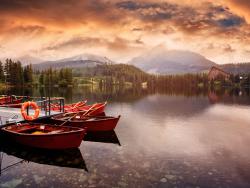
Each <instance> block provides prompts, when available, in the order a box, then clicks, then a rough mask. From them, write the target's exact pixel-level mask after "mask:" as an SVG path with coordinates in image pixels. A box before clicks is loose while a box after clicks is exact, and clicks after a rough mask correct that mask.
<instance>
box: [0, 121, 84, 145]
mask: <svg viewBox="0 0 250 188" xmlns="http://www.w3.org/2000/svg"><path fill="white" fill-rule="evenodd" d="M1 132H2V133H3V135H4V136H6V138H10V139H11V140H12V141H14V142H17V143H19V144H22V145H26V146H30V147H35V148H44V149H67V148H77V147H79V146H80V144H81V142H82V139H83V137H84V135H85V133H86V129H82V128H76V127H66V126H54V125H48V124H42V123H20V124H14V123H13V124H10V125H8V126H6V127H4V128H2V129H1Z"/></svg>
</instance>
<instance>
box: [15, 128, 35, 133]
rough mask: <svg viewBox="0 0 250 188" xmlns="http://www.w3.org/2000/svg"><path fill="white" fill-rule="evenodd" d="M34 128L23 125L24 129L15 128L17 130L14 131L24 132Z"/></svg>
mask: <svg viewBox="0 0 250 188" xmlns="http://www.w3.org/2000/svg"><path fill="white" fill-rule="evenodd" d="M36 129H37V128H36V127H25V128H24V129H19V130H18V129H17V130H15V132H18V133H24V132H27V131H31V130H36Z"/></svg>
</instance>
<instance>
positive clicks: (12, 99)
mask: <svg viewBox="0 0 250 188" xmlns="http://www.w3.org/2000/svg"><path fill="white" fill-rule="evenodd" d="M22 101H23V98H17V97H16V96H5V97H1V98H0V107H11V108H19V107H21V105H22Z"/></svg>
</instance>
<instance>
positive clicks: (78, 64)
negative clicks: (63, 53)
mask: <svg viewBox="0 0 250 188" xmlns="http://www.w3.org/2000/svg"><path fill="white" fill-rule="evenodd" d="M112 63H113V62H112V61H111V60H110V59H108V58H106V57H102V56H97V55H92V54H80V55H77V56H73V57H70V58H64V59H60V60H56V61H45V62H42V63H39V64H35V65H33V68H34V69H35V70H44V69H48V68H50V67H51V68H53V69H60V68H67V67H68V68H85V67H95V66H96V65H104V64H112Z"/></svg>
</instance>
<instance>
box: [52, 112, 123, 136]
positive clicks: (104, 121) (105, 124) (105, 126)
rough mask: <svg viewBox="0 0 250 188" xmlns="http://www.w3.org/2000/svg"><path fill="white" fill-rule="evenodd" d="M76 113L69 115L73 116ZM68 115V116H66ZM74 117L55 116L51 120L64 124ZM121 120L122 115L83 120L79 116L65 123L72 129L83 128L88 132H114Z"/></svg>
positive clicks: (93, 117) (92, 117)
mask: <svg viewBox="0 0 250 188" xmlns="http://www.w3.org/2000/svg"><path fill="white" fill-rule="evenodd" d="M73 114H75V113H72V114H69V115H73ZM66 115H67V114H66ZM70 117H72V116H65V114H62V115H56V116H53V117H52V118H51V119H52V120H53V123H55V124H58V125H59V124H62V123H63V122H65V121H67V120H68V119H69V118H70ZM119 119H120V115H119V116H118V117H111V116H85V117H84V118H82V117H81V116H80V114H79V115H77V116H75V118H73V119H71V120H69V121H68V122H66V123H65V125H67V126H72V127H81V128H86V129H87V131H90V132H92V131H93V132H94V131H112V130H114V129H115V127H116V125H117V123H118V121H119Z"/></svg>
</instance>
